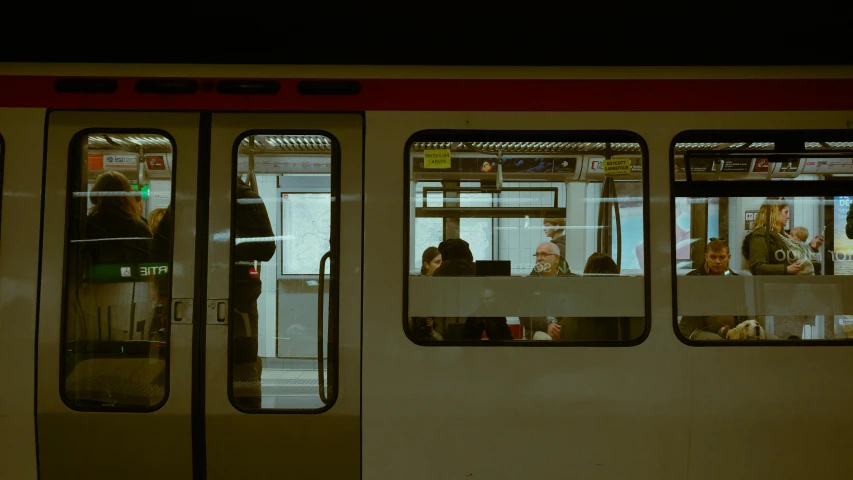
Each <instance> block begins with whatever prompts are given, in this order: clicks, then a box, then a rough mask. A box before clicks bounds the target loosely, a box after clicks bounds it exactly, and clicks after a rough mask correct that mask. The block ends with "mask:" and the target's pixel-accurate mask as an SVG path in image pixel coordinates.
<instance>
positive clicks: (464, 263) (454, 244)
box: [432, 238, 513, 341]
mask: <svg viewBox="0 0 853 480" xmlns="http://www.w3.org/2000/svg"><path fill="white" fill-rule="evenodd" d="M438 250H439V251H440V252H441V266H440V267H438V269H437V270H436V271H435V272H434V273H433V274H432V276H433V277H473V276H475V275H476V274H477V266H476V264H475V263H474V256H473V255H472V254H471V249H470V248H469V247H468V242H466V241H465V240H462V239H461V238H450V239H448V240H445V241H443V242H441V244H439V245H438ZM481 300H485V301H488V298H486V299H481ZM436 320H438V319H436ZM483 332H485V333H486V337H488V339H489V340H491V341H494V340H513V338H512V331H511V330H510V329H509V325H507V323H506V317H479V316H472V317H468V318H467V319H466V320H465V326H464V327H463V329H462V338H461V340H464V341H469V340H472V341H473V340H480V339H481V337H482V336H483ZM445 340H456V339H454V338H453V337H452V335H451V336H445Z"/></svg>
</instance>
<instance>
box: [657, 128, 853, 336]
mask: <svg viewBox="0 0 853 480" xmlns="http://www.w3.org/2000/svg"><path fill="white" fill-rule="evenodd" d="M791 137H793V139H792V138H791ZM771 141H772V142H774V143H775V145H776V146H777V147H778V146H779V145H780V144H782V145H790V144H792V142H794V141H796V142H803V145H802V147H800V150H798V151H797V152H799V154H800V156H801V157H802V156H804V155H803V152H805V142H820V141H824V142H826V141H844V142H853V130H845V129H791V130H779V129H770V130H755V129H744V130H714V129H711V130H684V131H681V132H679V133H678V134H676V135H675V136H674V137H673V138H672V141H671V142H670V146H669V178H670V245H671V246H672V247H673V248H672V253H671V255H670V262H671V265H670V268H671V275H672V292H671V293H672V328H673V333H674V334H675V337H676V338H677V339H678V340H679V341H680V342H681V343H683V344H685V345H687V346H690V347H723V348H729V347H731V348H737V347H753V348H755V347H758V348H760V347H794V348H796V347H824V346H833V347H843V346H850V345H853V339H838V340H831V339H820V340H802V339H801V340H799V341H796V340H787V339H779V340H771V339H765V340H760V341H753V340H749V341H727V340H726V339H723V340H722V341H720V340H692V339H689V338H685V337H684V336H683V335H682V334H681V331H680V330H679V328H678V277H679V275H678V272H677V269H676V267H677V263H678V262H677V259H676V250H675V248H674V247H675V203H676V198H680V197H686V198H709V197H710V196H709V195H706V193H711V190H712V188H709V184H712V185H710V187H713V189H716V191H715V192H714V195H712V196H713V197H719V198H737V197H752V198H760V197H767V196H774V195H779V193H774V190H782V188H784V189H785V191H784V195H783V196H784V197H785V198H786V199H788V200H790V199H793V198H797V197H813V196H817V197H826V196H838V195H835V193H836V192H841V191H843V189H844V184H847V183H849V184H850V185H849V186H848V187H847V188H848V192H849V189H853V178H851V180H850V182H844V181H839V182H826V181H824V180H805V181H775V182H774V181H764V180H761V181H758V180H756V181H742V180H738V181H734V180H733V181H713V182H712V181H707V180H691V179H690V173H689V171H688V172H686V173H687V175H686V177H685V179H684V180H678V181H676V179H675V147H676V145H677V144H679V143H699V142H771ZM783 148H784V147H783ZM850 150H853V147H851V148H850ZM732 151H733V152H739V151H738V150H732ZM741 151H742V150H741ZM750 152H752V153H753V154H754V155H755V156H761V155H767V154H771V155H773V154H776V155H778V154H779V153H780V151H779V150H777V149H774V150H768V149H762V150H754V151H750ZM782 152H785V153H793V151H792V152H786V151H785V150H782ZM722 153H723V152H721V154H722ZM806 154H807V153H806ZM820 155H821V154H818V153H817V152H816V153H815V156H820ZM823 155H827V154H826V153H824V154H823ZM844 157H845V158H847V157H849V156H844ZM820 184H823V185H820ZM833 184H835V185H833ZM697 185H698V187H699V188H697ZM688 186H692V188H693V191H698V192H699V193H698V194H695V195H692V196H690V195H682V193H685V194H686V193H688V192H687V191H686V190H687V188H688ZM827 186H828V187H830V188H829V191H828V192H827V189H826V187H827ZM821 187H822V188H821ZM738 190H742V192H738ZM746 190H750V191H746ZM744 193H746V195H744ZM816 193H823V194H821V195H815V194H816ZM827 193H829V194H827ZM731 249H732V246H731V245H729V250H730V252H729V253H731Z"/></svg>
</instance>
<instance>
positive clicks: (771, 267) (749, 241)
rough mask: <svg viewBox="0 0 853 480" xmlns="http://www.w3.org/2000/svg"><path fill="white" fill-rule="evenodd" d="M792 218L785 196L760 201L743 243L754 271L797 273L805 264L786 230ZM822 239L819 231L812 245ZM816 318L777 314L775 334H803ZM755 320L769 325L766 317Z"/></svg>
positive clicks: (775, 317) (751, 269) (745, 253)
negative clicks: (805, 328) (799, 258)
mask: <svg viewBox="0 0 853 480" xmlns="http://www.w3.org/2000/svg"><path fill="white" fill-rule="evenodd" d="M790 218H791V214H790V206H789V205H788V202H787V201H786V200H785V198H784V197H779V198H776V197H768V198H767V200H765V201H764V203H763V204H761V208H760V209H759V210H758V214H757V215H756V216H755V225H753V228H752V231H751V232H749V234H747V235H746V237H745V238H744V239H743V245H742V249H743V255H744V257H746V259H747V262H748V265H749V271H750V272H752V274H753V275H798V274H800V272H801V271H802V270H803V269H804V268H805V265H804V263H803V261H802V260H798V255H797V250H796V249H797V248H798V247H797V246H796V245H795V244H794V242H793V241H792V240H791V239H790V238H789V237H788V235H787V233H786V232H785V226H786V225H788V220H789V219H790ZM822 243H823V237H821V236H820V235H818V236H815V237H814V239H812V241H811V243H810V244H809V246H810V247H811V248H812V250H814V251H817V249H818V248H819V247H820V246H821V244H822ZM813 319H814V317H812V316H808V315H776V316H774V317H773V320H774V321H773V328H772V329H771V330H772V335H773V336H775V337H778V338H781V339H796V338H800V335H802V331H803V325H804V324H805V323H806V322H808V321H810V320H813ZM756 320H758V321H759V323H761V324H762V326H764V327H765V328H767V325H764V323H765V320H764V319H763V318H756ZM768 333H769V334H770V332H768ZM768 336H770V335H768Z"/></svg>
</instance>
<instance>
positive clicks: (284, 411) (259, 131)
mask: <svg viewBox="0 0 853 480" xmlns="http://www.w3.org/2000/svg"><path fill="white" fill-rule="evenodd" d="M252 135H322V136H324V137H326V138H328V139H329V141H330V142H331V145H332V152H331V155H330V159H331V162H332V172H331V195H332V202H331V215H332V218H331V232H329V247H330V248H329V250H330V251H331V252H332V255H331V257H330V258H329V260H328V261H329V262H330V266H329V276H328V277H327V278H328V279H329V337H328V338H324V339H323V340H324V341H325V343H326V345H329V343H330V341H331V344H332V346H333V348H331V349H328V350H329V351H328V352H326V355H327V369H326V370H327V374H326V378H327V384H328V385H329V389H328V390H329V394H328V402H327V403H326V404H325V405H323V406H322V407H320V408H263V407H261V408H258V409H246V408H243V407H242V406H240V405H239V403H237V402H236V401H235V398H234V380H233V372H234V368H233V364H232V361H231V360H232V352H233V348H232V340H233V339H234V335H233V328H234V326H233V322H232V321H230V318H229V321H228V356H227V362H228V375H227V377H228V379H227V382H228V386H227V394H228V402H229V403H230V404H231V406H232V407H233V408H234V409H236V410H237V411H239V412H241V413H246V414H251V415H318V414H321V413H325V412H327V411H329V410H331V409H332V407H334V406H335V404H336V403H337V401H338V387H339V385H340V382H339V371H340V369H339V368H338V363H339V358H338V354H339V350H340V330H339V328H338V326H339V321H340V318H339V314H338V313H339V305H340V298H339V297H340V295H339V293H340V288H339V286H340V263H339V262H336V261H335V259H337V258H340V250H341V248H340V246H341V241H340V240H341V239H340V230H341V229H340V224H341V217H340V214H341V212H340V203H341V202H340V201H338V199H339V198H340V192H341V168H340V167H341V144H340V141H338V139H337V137H335V136H334V135H333V134H332V133H331V132H329V131H327V130H321V129H285V128H254V129H249V130H246V131H244V132H242V133H241V134H240V135H238V136H237V138H236V139H235V140H234V145H233V147H232V149H231V172H232V175H231V208H230V215H231V221H230V229H231V232H232V235H231V240H230V245H229V249H228V252H229V253H228V264H229V276H228V277H229V278H228V298H229V306H228V309H229V312H228V314H229V316H230V314H231V310H232V309H233V308H234V307H233V305H231V304H230V299H231V298H233V296H234V274H233V261H232V259H233V258H234V247H235V246H236V241H235V240H236V238H237V237H236V231H237V230H236V219H237V217H236V216H235V213H236V206H237V202H236V201H235V198H236V195H235V194H236V192H237V159H238V155H239V149H240V143H241V142H242V141H243V140H244V139H245V138H247V137H250V136H252ZM267 214H269V212H267ZM276 247H277V248H278V247H279V242H276ZM277 253H278V252H277ZM319 268H320V265H319V264H318V265H317V270H318V272H319ZM276 296H278V293H276ZM276 308H278V306H276ZM259 321H260V319H259ZM276 329H278V322H276ZM319 335H320V333H318V336H319ZM333 367H334V368H333ZM322 387H323V385H318V388H322Z"/></svg>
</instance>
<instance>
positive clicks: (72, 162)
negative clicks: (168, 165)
mask: <svg viewBox="0 0 853 480" xmlns="http://www.w3.org/2000/svg"><path fill="white" fill-rule="evenodd" d="M48 115H50V113H48ZM47 125H48V129H49V128H50V118H49V116H48V121H47ZM48 132H49V130H48ZM98 133H115V134H134V133H144V134H149V135H151V134H153V135H160V136H162V137H164V138H166V139H168V140H169V143H171V145H172V190H171V196H172V199H173V201H172V202H171V205H170V209H171V210H170V212H169V213H170V214H171V216H172V222H174V218H175V202H174V199H175V188H176V183H177V182H176V180H177V167H178V163H179V162H178V143H177V142H176V141H175V138H174V137H173V136H172V134H170V133H169V132H167V131H166V130H163V129H160V128H116V127H87V128H84V129H82V130H80V131H79V132H77V133H75V134H74V136H73V137H71V142H70V143H69V146H68V156H67V158H68V159H69V162H68V173H67V175H66V185H65V237H64V240H63V242H64V244H63V253H62V297H61V302H62V316H61V317H60V331H59V397H60V398H61V399H62V403H64V404H65V406H67V407H68V408H70V409H72V410H75V411H78V412H98V413H110V412H119V413H153V412H156V411H157V410H160V409H161V408H163V406H165V405H166V403H167V402H168V401H169V394H170V393H171V389H170V386H171V372H170V370H171V368H170V367H171V351H172V345H171V338H172V311H171V303H172V292H171V290H172V281H173V278H172V273H173V270H174V268H173V265H174V255H175V249H174V242H175V238H174V232H173V233H172V238H171V242H172V247H173V248H171V249H170V251H169V290H170V291H169V305H170V307H169V321H168V322H167V323H166V335H167V338H168V339H169V342H167V343H166V345H167V348H166V353H165V373H164V377H163V378H164V381H163V383H164V385H163V398H162V399H161V400H160V401H159V402H158V403H156V404H155V405H152V406H150V407H145V408H140V407H132V406H116V407H111V408H109V409H105V408H99V407H81V406H78V405H74V404H72V403H70V401H69V398H68V396H67V394H66V392H65V380H66V376H67V371H66V365H65V349H66V347H65V340H66V335H65V331H66V324H67V316H68V312H67V310H68V309H67V305H66V301H67V294H68V245H69V234H70V228H69V226H70V225H71V217H72V199H73V193H74V188H75V182H74V180H75V179H76V178H77V174H78V173H79V169H80V165H81V163H80V162H82V161H83V159H82V158H79V156H80V154H81V148H80V141H81V140H83V139H84V138H86V139H87V137H88V136H89V135H91V134H98ZM45 155H47V151H45ZM173 230H174V229H173Z"/></svg>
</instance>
